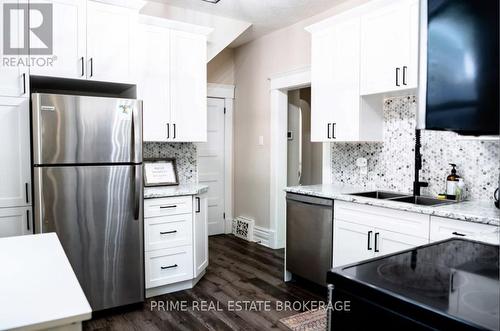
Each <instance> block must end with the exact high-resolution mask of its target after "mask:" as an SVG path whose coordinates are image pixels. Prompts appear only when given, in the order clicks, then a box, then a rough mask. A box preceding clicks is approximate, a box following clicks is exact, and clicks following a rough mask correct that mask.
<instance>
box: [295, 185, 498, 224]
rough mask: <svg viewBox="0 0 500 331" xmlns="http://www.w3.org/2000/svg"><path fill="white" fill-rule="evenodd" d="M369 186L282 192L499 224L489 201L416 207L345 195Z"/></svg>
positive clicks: (296, 189) (322, 187) (306, 188)
mask: <svg viewBox="0 0 500 331" xmlns="http://www.w3.org/2000/svg"><path fill="white" fill-rule="evenodd" d="M373 190H376V188H373V187H356V186H350V185H337V184H326V185H311V186H294V187H287V188H286V189H285V191H286V192H291V193H297V194H305V195H311V196H316V197H321V198H328V199H333V200H342V201H348V202H356V203H361V204H365V205H370V206H378V207H385V208H392V209H398V210H405V211H410V212H415V213H422V214H427V215H433V216H440V217H447V218H453V219H456V220H461V221H467V222H474V223H482V224H490V225H496V226H500V209H497V208H496V207H495V205H494V204H493V202H489V201H463V202H458V203H453V204H448V205H442V206H434V207H430V206H418V205H414V204H411V203H404V202H396V201H391V200H382V199H372V198H364V197H358V196H353V195H349V193H356V192H366V191H373Z"/></svg>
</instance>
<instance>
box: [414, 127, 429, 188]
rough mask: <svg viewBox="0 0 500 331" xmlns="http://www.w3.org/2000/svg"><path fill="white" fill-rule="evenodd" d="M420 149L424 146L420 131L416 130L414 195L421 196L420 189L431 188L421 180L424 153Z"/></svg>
mask: <svg viewBox="0 0 500 331" xmlns="http://www.w3.org/2000/svg"><path fill="white" fill-rule="evenodd" d="M420 147H422V144H421V142H420V130H419V129H416V130H415V181H414V182H413V195H414V196H418V195H420V188H421V187H427V186H429V183H427V182H421V181H420V180H419V173H420V170H421V169H422V153H420Z"/></svg>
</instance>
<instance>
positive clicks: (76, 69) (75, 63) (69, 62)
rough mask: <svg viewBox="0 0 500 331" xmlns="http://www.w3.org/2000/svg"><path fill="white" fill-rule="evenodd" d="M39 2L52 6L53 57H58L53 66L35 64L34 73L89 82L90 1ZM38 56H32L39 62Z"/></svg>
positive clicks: (32, 41)
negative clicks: (88, 15) (88, 8)
mask: <svg viewBox="0 0 500 331" xmlns="http://www.w3.org/2000/svg"><path fill="white" fill-rule="evenodd" d="M36 3H37V4H38V3H51V4H52V10H53V14H52V22H53V56H54V57H55V58H54V60H53V61H52V65H51V66H48V65H44V66H38V65H33V66H32V67H31V68H30V74H31V75H39V76H52V77H62V78H73V79H85V78H86V72H85V59H86V43H87V41H86V26H87V22H86V17H87V16H86V7H87V2H86V0H50V1H49V0H40V1H39V0H37V1H36ZM30 43H31V47H36V46H35V40H34V39H33V38H31V39H30ZM37 57H38V55H32V56H31V58H32V60H34V61H35V62H36V58H37ZM44 57H45V56H44ZM50 57H52V56H50Z"/></svg>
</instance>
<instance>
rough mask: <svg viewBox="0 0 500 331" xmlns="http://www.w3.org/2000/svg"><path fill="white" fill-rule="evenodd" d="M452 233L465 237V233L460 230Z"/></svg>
mask: <svg viewBox="0 0 500 331" xmlns="http://www.w3.org/2000/svg"><path fill="white" fill-rule="evenodd" d="M451 234H452V235H455V236H460V237H465V234H463V233H460V232H452V233H451Z"/></svg>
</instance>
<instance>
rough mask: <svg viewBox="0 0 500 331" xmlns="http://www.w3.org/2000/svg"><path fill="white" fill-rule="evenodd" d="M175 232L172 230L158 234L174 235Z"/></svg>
mask: <svg viewBox="0 0 500 331" xmlns="http://www.w3.org/2000/svg"><path fill="white" fill-rule="evenodd" d="M176 232H177V230H172V231H165V232H160V234H171V233H176Z"/></svg>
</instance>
